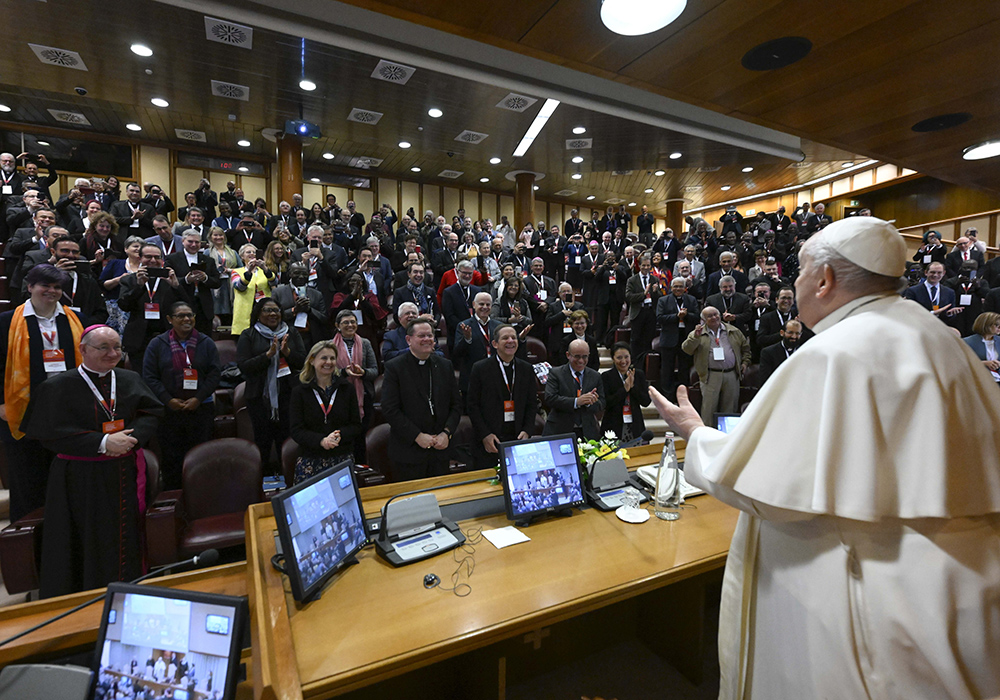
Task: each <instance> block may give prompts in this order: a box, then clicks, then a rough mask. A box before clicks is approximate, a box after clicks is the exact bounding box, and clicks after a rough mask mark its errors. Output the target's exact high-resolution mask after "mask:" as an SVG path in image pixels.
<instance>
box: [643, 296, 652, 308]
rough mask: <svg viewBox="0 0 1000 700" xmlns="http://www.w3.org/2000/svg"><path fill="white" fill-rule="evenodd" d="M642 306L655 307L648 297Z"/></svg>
mask: <svg viewBox="0 0 1000 700" xmlns="http://www.w3.org/2000/svg"><path fill="white" fill-rule="evenodd" d="M642 305H643V306H652V305H653V300H652V299H650V298H649V297H646V298H645V299H643V300H642Z"/></svg>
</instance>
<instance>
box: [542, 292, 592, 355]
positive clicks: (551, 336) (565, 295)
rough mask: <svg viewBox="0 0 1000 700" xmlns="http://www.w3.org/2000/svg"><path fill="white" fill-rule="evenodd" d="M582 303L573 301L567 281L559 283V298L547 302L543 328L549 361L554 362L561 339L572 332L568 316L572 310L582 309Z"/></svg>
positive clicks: (571, 313)
mask: <svg viewBox="0 0 1000 700" xmlns="http://www.w3.org/2000/svg"><path fill="white" fill-rule="evenodd" d="M583 310H584V308H583V304H581V303H580V302H578V301H574V295H573V286H572V285H571V284H570V283H569V282H563V283H562V284H560V285H559V298H558V299H556V300H554V301H553V302H552V303H551V304H549V310H548V313H546V315H545V330H546V331H547V333H548V343H547V345H548V349H549V361H550V362H555V359H556V357H555V356H556V354H557V353H558V352H559V349H560V347H562V343H563V339H564V338H565V337H567V336H569V335H572V334H573V326H572V324H571V323H570V320H569V318H570V316H572V315H573V312H574V311H583Z"/></svg>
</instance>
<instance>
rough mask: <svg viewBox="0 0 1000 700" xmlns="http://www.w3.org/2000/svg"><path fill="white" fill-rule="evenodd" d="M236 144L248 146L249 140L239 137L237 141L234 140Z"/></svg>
mask: <svg viewBox="0 0 1000 700" xmlns="http://www.w3.org/2000/svg"><path fill="white" fill-rule="evenodd" d="M236 145H237V146H242V147H243V148H249V147H250V142H249V141H247V140H246V139H240V140H239V141H237V142H236Z"/></svg>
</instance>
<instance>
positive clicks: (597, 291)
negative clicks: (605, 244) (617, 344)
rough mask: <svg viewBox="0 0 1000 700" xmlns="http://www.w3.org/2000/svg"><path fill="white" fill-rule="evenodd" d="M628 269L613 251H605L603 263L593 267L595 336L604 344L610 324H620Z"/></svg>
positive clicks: (592, 300) (592, 301) (592, 302)
mask: <svg viewBox="0 0 1000 700" xmlns="http://www.w3.org/2000/svg"><path fill="white" fill-rule="evenodd" d="M627 280H628V271H627V270H625V269H624V268H623V267H622V266H621V265H619V264H618V263H617V258H616V257H615V254H614V253H613V252H610V251H609V252H607V253H604V257H603V259H602V260H601V263H600V264H599V265H597V266H596V267H595V268H593V281H592V282H590V284H592V285H593V296H592V297H591V304H592V305H593V307H594V311H595V315H596V324H595V328H594V336H595V338H596V339H597V342H598V343H600V344H602V345H604V344H605V336H606V335H607V332H608V328H609V326H615V325H617V324H618V317H619V316H620V315H621V309H622V304H624V303H625V283H626V281H627Z"/></svg>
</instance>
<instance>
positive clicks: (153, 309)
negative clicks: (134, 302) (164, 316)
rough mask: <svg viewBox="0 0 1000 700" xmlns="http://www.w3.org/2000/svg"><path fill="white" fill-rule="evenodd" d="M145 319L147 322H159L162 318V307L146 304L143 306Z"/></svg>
mask: <svg viewBox="0 0 1000 700" xmlns="http://www.w3.org/2000/svg"><path fill="white" fill-rule="evenodd" d="M143 314H144V315H143V318H145V319H146V320H147V321H157V320H159V318H160V305H159V304H144V305H143Z"/></svg>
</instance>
